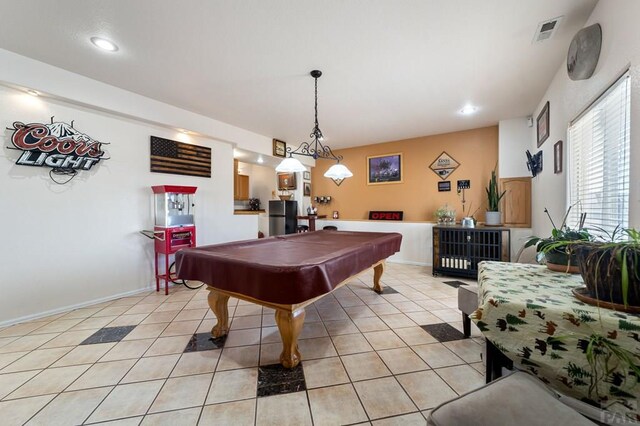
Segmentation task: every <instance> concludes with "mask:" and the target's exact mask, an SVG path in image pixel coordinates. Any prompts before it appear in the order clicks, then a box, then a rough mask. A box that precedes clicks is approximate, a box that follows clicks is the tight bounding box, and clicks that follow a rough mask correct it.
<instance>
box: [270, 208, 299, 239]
mask: <svg viewBox="0 0 640 426" xmlns="http://www.w3.org/2000/svg"><path fill="white" fill-rule="evenodd" d="M297 216H298V202H297V201H277V200H271V201H269V236H271V237H273V236H274V235H284V234H295V232H296V227H297V226H298V218H297Z"/></svg>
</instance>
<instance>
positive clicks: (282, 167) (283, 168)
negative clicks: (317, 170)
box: [276, 157, 307, 173]
mask: <svg viewBox="0 0 640 426" xmlns="http://www.w3.org/2000/svg"><path fill="white" fill-rule="evenodd" d="M306 171H307V168H306V167H305V166H304V165H303V164H302V163H301V162H300V160H298V159H297V158H293V157H288V158H285V159H284V160H282V162H281V163H280V164H278V167H276V172H278V173H294V172H306Z"/></svg>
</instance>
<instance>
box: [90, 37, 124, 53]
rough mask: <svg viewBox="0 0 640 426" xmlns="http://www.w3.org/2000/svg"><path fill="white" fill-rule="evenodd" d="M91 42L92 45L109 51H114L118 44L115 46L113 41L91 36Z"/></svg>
mask: <svg viewBox="0 0 640 426" xmlns="http://www.w3.org/2000/svg"><path fill="white" fill-rule="evenodd" d="M91 43H93V45H94V46H96V47H99V48H100V49H103V50H108V51H109V52H115V51H117V50H118V46H116V45H115V43H113V42H111V41H109V40H106V39H104V38H100V37H91Z"/></svg>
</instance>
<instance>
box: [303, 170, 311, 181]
mask: <svg viewBox="0 0 640 426" xmlns="http://www.w3.org/2000/svg"><path fill="white" fill-rule="evenodd" d="M302 179H304V180H311V172H309V171H307V172H302Z"/></svg>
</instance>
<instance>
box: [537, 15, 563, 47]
mask: <svg viewBox="0 0 640 426" xmlns="http://www.w3.org/2000/svg"><path fill="white" fill-rule="evenodd" d="M562 18H563V17H562V16H558V17H557V18H553V19H549V20H548V21H543V22H540V23H539V24H538V28H536V33H535V34H534V35H533V43H540V42H541V41H545V40H548V39H550V38H551V37H553V35H554V34H555V32H556V30H557V29H558V27H559V26H560V21H562Z"/></svg>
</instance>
